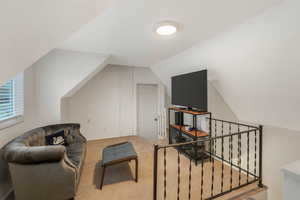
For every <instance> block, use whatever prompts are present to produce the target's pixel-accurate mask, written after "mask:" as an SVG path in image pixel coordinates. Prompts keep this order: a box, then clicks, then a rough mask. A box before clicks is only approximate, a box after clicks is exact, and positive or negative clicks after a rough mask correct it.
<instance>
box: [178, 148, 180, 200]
mask: <svg viewBox="0 0 300 200" xmlns="http://www.w3.org/2000/svg"><path fill="white" fill-rule="evenodd" d="M177 184H178V185H177V200H179V194H180V153H179V151H178V154H177Z"/></svg>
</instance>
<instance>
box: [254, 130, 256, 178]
mask: <svg viewBox="0 0 300 200" xmlns="http://www.w3.org/2000/svg"><path fill="white" fill-rule="evenodd" d="M254 136H255V141H254V174H255V175H256V164H257V162H256V159H257V133H256V130H255V132H254Z"/></svg>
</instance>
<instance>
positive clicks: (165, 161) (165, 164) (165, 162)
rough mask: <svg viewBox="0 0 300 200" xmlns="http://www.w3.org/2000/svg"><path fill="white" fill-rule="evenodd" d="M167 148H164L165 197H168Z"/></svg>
mask: <svg viewBox="0 0 300 200" xmlns="http://www.w3.org/2000/svg"><path fill="white" fill-rule="evenodd" d="M166 155H167V150H166V148H164V199H165V200H166V199H167V159H166Z"/></svg>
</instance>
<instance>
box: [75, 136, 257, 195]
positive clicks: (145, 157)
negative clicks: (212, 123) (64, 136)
mask: <svg viewBox="0 0 300 200" xmlns="http://www.w3.org/2000/svg"><path fill="white" fill-rule="evenodd" d="M123 141H131V142H132V143H133V145H134V147H135V149H136V151H137V153H138V158H139V182H138V183H136V182H135V181H134V176H135V174H134V172H135V171H134V169H135V163H134V161H132V162H131V163H129V164H128V163H123V164H119V165H115V166H111V167H108V168H107V171H106V174H105V179H104V186H103V189H102V190H100V189H99V185H100V178H101V167H100V161H101V152H102V149H103V148H104V147H105V146H107V145H110V144H115V143H118V142H123ZM162 153H163V151H160V155H159V158H160V159H159V170H158V173H159V180H158V186H159V187H158V188H159V190H158V199H159V200H161V199H163V162H162V161H163V159H162V158H163V155H162ZM180 159H181V165H180V168H181V173H180V174H181V176H180V182H181V184H180V199H182V200H186V199H188V191H189V190H188V187H189V184H188V183H189V181H188V180H189V160H188V159H187V158H186V157H185V156H180ZM221 166H222V165H221V163H220V162H219V161H215V176H214V177H215V178H214V194H217V193H219V192H220V191H221ZM211 167H212V164H211V162H206V163H205V164H204V172H205V173H204V177H203V180H204V187H203V191H204V192H203V198H206V197H209V196H210V195H211V181H212V179H211V173H212V170H211ZM224 172H225V173H224V180H225V181H224V187H223V188H224V190H226V189H228V188H229V187H230V179H229V177H230V168H229V167H228V166H225V170H224ZM245 182H246V176H245V175H242V176H241V183H245ZM200 183H201V165H197V166H196V165H195V164H194V163H192V180H191V186H192V187H191V199H200V191H201V190H200V188H201V187H200ZM233 184H234V186H236V185H237V184H238V172H237V171H234V176H233ZM256 188H257V187H256V185H255V184H252V185H250V186H247V187H245V188H243V189H242V190H239V191H238V192H239V193H241V192H246V191H254V190H256ZM238 192H233V193H231V194H228V195H226V196H223V197H222V198H219V199H230V198H232V197H233V196H236V195H238ZM152 195H153V142H151V141H147V140H145V139H142V138H140V137H136V136H132V137H122V138H112V139H103V140H95V141H89V142H88V149H87V157H86V161H85V165H84V168H83V172H82V176H81V181H80V184H79V188H78V192H77V196H76V200H102V199H103V200H127V199H128V200H129V199H130V200H152V199H153V196H152ZM167 199H170V200H171V199H174V200H175V199H177V151H176V150H175V149H174V148H170V149H168V150H167ZM234 199H244V197H239V198H234Z"/></svg>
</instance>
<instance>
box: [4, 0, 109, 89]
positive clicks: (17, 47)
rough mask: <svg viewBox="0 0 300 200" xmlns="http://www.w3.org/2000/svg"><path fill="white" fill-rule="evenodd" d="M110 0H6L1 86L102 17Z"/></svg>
mask: <svg viewBox="0 0 300 200" xmlns="http://www.w3.org/2000/svg"><path fill="white" fill-rule="evenodd" d="M108 2H109V0H88V1H86V0H72V1H70V0H42V1H36V0H26V1H17V0H3V1H1V3H0V25H1V31H0V44H1V45H0V66H1V67H0V68H1V73H0V84H1V83H3V82H5V81H6V80H8V79H9V78H11V77H13V76H14V75H15V74H17V73H19V72H22V71H23V70H24V69H25V68H27V67H29V66H31V65H32V64H33V63H34V62H35V61H37V60H38V59H39V58H41V57H42V56H43V55H45V54H47V53H48V52H49V51H50V50H52V49H53V48H55V47H57V46H58V45H59V44H60V43H61V42H62V41H64V40H65V39H67V38H68V37H69V36H70V35H71V34H72V33H74V32H75V31H77V30H78V29H79V28H80V27H81V26H82V25H84V24H86V23H88V22H89V21H90V20H91V19H93V18H95V17H96V16H98V15H100V14H101V13H102V11H103V9H104V8H106V7H107V6H108V5H107V4H108Z"/></svg>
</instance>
